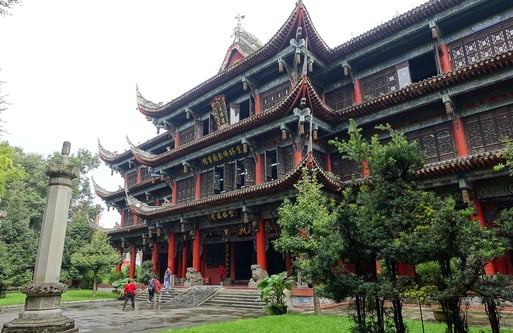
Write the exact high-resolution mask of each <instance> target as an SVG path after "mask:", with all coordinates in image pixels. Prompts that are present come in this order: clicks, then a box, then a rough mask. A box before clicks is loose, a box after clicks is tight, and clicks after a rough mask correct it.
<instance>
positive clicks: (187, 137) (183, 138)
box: [179, 126, 194, 145]
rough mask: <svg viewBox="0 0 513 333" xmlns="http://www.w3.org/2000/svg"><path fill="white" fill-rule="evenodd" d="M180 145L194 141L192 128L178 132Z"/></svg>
mask: <svg viewBox="0 0 513 333" xmlns="http://www.w3.org/2000/svg"><path fill="white" fill-rule="evenodd" d="M179 138H180V144H181V145H182V144H185V143H188V142H191V141H193V140H194V126H191V127H189V128H186V129H184V130H181V131H180V135H179Z"/></svg>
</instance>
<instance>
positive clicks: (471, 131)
mask: <svg viewBox="0 0 513 333" xmlns="http://www.w3.org/2000/svg"><path fill="white" fill-rule="evenodd" d="M463 124H464V128H465V134H466V136H467V143H468V146H469V150H470V152H471V153H472V154H476V153H480V152H485V151H494V150H497V149H501V148H503V147H504V146H505V145H504V143H503V142H502V138H504V137H508V138H512V137H513V107H512V106H507V107H503V108H500V109H497V110H494V111H488V112H486V113H480V114H476V115H472V116H469V117H466V118H464V119H463Z"/></svg>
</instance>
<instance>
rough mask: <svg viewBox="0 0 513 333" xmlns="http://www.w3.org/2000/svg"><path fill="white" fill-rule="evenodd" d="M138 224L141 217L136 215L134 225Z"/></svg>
mask: <svg viewBox="0 0 513 333" xmlns="http://www.w3.org/2000/svg"><path fill="white" fill-rule="evenodd" d="M137 222H139V216H137V215H134V225H136V224H137Z"/></svg>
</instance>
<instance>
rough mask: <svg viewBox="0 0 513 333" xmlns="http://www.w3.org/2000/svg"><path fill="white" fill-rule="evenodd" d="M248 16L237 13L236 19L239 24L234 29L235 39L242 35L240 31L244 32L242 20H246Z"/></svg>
mask: <svg viewBox="0 0 513 333" xmlns="http://www.w3.org/2000/svg"><path fill="white" fill-rule="evenodd" d="M245 17H246V15H242V14H237V15H235V19H236V20H237V26H236V27H235V28H234V29H233V35H232V37H234V36H235V39H236V40H237V39H238V38H239V36H240V33H241V32H242V30H243V29H242V20H244V18H245Z"/></svg>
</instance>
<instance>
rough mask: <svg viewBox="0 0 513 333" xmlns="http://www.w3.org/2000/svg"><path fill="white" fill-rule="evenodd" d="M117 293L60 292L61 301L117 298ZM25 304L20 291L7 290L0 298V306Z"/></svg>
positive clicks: (89, 291) (75, 290)
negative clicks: (94, 295)
mask: <svg viewBox="0 0 513 333" xmlns="http://www.w3.org/2000/svg"><path fill="white" fill-rule="evenodd" d="M117 297H118V294H114V293H112V292H110V291H109V292H107V291H97V292H96V297H95V298H93V291H92V290H81V289H72V290H68V291H66V292H65V293H63V294H62V297H61V301H62V302H77V301H92V300H99V299H113V300H114V299H117ZM16 304H25V294H23V293H21V292H7V293H6V294H5V297H3V298H0V307H1V306H6V305H16Z"/></svg>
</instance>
